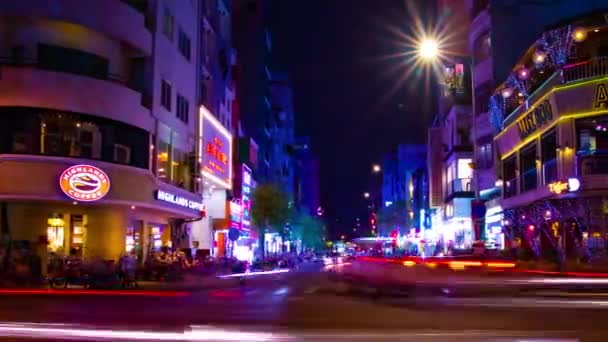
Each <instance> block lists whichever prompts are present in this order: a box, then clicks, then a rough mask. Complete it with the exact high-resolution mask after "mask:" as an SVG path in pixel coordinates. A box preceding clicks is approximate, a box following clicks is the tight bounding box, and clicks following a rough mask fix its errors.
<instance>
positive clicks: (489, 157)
mask: <svg viewBox="0 0 608 342" xmlns="http://www.w3.org/2000/svg"><path fill="white" fill-rule="evenodd" d="M492 165H494V155H493V154H492V143H491V142H489V143H485V144H483V145H480V146H479V150H478V152H477V166H478V167H479V168H480V169H487V168H490V167H492Z"/></svg>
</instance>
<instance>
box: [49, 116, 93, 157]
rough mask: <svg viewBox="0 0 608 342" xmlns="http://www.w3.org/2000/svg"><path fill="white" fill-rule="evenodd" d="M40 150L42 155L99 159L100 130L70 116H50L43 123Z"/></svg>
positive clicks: (91, 124)
mask: <svg viewBox="0 0 608 342" xmlns="http://www.w3.org/2000/svg"><path fill="white" fill-rule="evenodd" d="M40 149H41V153H42V154H49V155H60V156H70V157H84V158H89V159H99V158H100V157H101V135H100V133H99V128H98V127H97V125H95V124H93V123H84V122H83V123H81V122H78V121H76V120H74V118H72V117H71V116H70V115H68V114H63V115H62V114H58V115H48V116H46V117H45V118H44V119H43V120H42V122H41V137H40Z"/></svg>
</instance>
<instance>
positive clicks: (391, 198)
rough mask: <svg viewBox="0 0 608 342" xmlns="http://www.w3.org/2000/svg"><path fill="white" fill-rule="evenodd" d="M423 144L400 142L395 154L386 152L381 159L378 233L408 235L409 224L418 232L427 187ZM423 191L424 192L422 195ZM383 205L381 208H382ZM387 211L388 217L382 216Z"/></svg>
mask: <svg viewBox="0 0 608 342" xmlns="http://www.w3.org/2000/svg"><path fill="white" fill-rule="evenodd" d="M426 154H427V153H426V146H425V145H416V144H400V145H399V146H398V147H397V153H396V154H387V155H386V156H384V158H383V162H382V168H381V169H382V171H381V172H382V188H381V195H382V198H381V200H382V201H381V203H378V206H379V208H378V209H379V210H380V211H381V212H382V214H380V217H379V219H381V220H380V221H381V222H380V223H381V224H380V226H379V234H380V235H381V236H389V234H391V233H393V234H394V233H396V232H398V233H399V234H400V235H401V236H405V235H408V234H409V233H410V230H411V229H412V228H414V229H416V231H417V232H418V233H420V227H421V226H420V209H422V207H425V208H426V205H422V203H421V201H420V200H422V198H423V197H426V192H428V188H427V186H426V181H425V180H423V178H425V177H423V174H425V173H426V172H423V171H424V169H426V157H427V155H426ZM423 193H424V195H423ZM382 208H384V209H382ZM386 215H389V216H390V217H386Z"/></svg>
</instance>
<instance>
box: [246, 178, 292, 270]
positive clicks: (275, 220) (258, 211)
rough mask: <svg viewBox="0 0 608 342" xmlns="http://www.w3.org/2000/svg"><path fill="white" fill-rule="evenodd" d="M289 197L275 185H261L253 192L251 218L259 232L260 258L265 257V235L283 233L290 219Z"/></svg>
mask: <svg viewBox="0 0 608 342" xmlns="http://www.w3.org/2000/svg"><path fill="white" fill-rule="evenodd" d="M288 202H289V201H288V198H287V195H286V194H285V193H284V192H283V191H281V189H279V188H278V187H277V186H276V185H274V184H260V185H258V186H257V187H256V188H255V190H254V191H253V198H252V204H251V218H252V220H253V224H254V226H255V228H256V229H257V232H258V237H259V248H260V257H262V258H263V257H264V247H265V246H264V235H265V234H266V233H267V232H274V231H279V232H282V231H283V226H284V225H285V223H286V222H287V219H288V217H289V203H288Z"/></svg>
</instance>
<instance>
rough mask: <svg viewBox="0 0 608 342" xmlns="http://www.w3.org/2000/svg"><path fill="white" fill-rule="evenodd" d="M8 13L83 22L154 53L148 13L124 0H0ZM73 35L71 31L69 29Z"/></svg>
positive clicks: (1, 6) (82, 23) (79, 23)
mask: <svg viewBox="0 0 608 342" xmlns="http://www.w3.org/2000/svg"><path fill="white" fill-rule="evenodd" d="M0 13H2V15H6V16H19V17H38V18H47V19H50V20H58V21H65V22H69V23H73V24H76V25H81V26H84V27H87V28H90V29H92V30H95V31H97V32H100V33H104V34H106V35H108V36H110V37H112V38H113V39H116V40H118V41H122V42H125V43H127V44H128V45H129V46H131V47H133V48H134V49H136V50H138V51H140V52H142V53H143V54H145V55H150V54H151V53H152V34H151V33H150V31H149V30H148V29H147V28H146V23H145V16H144V15H143V14H142V13H141V12H140V11H138V10H137V9H135V8H133V7H132V6H131V5H129V4H127V3H125V1H121V0H87V1H86V6H83V1H82V0H54V1H48V0H29V1H0ZM65 34H66V35H70V34H71V32H66V33H65Z"/></svg>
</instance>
